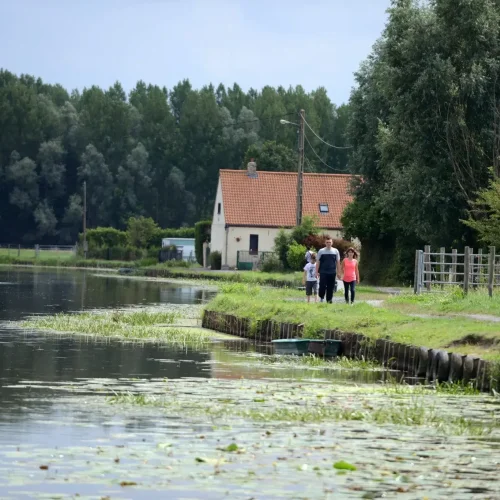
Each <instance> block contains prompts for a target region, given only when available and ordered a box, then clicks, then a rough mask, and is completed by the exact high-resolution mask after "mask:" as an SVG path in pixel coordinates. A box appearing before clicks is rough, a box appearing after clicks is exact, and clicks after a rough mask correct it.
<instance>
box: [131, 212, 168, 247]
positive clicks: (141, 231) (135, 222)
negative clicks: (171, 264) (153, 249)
mask: <svg viewBox="0 0 500 500" xmlns="http://www.w3.org/2000/svg"><path fill="white" fill-rule="evenodd" d="M158 229H159V228H158V226H157V224H156V223H155V221H154V220H153V219H152V218H151V217H142V216H141V217H130V218H129V220H128V221H127V239H128V242H129V243H130V245H131V246H134V247H137V248H146V247H147V246H148V243H149V242H150V241H151V238H152V236H153V234H154V233H155V231H157V230H158ZM160 244H161V241H160Z"/></svg>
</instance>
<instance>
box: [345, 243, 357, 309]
mask: <svg viewBox="0 0 500 500" xmlns="http://www.w3.org/2000/svg"><path fill="white" fill-rule="evenodd" d="M357 258H358V252H356V250H355V249H354V248H352V247H350V248H348V249H347V251H346V253H345V258H344V260H343V261H342V264H341V269H342V279H343V281H344V298H345V303H346V304H349V292H351V304H354V297H355V295H356V282H357V283H359V270H358V261H357Z"/></svg>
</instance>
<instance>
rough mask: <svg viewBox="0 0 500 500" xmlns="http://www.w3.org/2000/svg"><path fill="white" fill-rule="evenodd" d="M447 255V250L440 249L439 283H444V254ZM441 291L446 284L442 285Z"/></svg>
mask: <svg viewBox="0 0 500 500" xmlns="http://www.w3.org/2000/svg"><path fill="white" fill-rule="evenodd" d="M445 253H446V248H444V247H441V248H440V249H439V254H440V255H439V273H440V274H439V281H444V260H445V259H444V254H445ZM441 290H444V284H443V283H441Z"/></svg>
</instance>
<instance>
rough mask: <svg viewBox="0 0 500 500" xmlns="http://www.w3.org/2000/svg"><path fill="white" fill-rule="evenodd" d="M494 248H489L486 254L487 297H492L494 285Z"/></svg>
mask: <svg viewBox="0 0 500 500" xmlns="http://www.w3.org/2000/svg"><path fill="white" fill-rule="evenodd" d="M495 253H496V249H495V247H490V253H489V254H488V295H489V296H490V297H493V285H494V284H495V257H496V256H495Z"/></svg>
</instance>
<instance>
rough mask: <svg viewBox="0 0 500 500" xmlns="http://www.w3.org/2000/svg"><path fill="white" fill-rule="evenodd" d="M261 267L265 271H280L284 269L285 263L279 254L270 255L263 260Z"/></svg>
mask: <svg viewBox="0 0 500 500" xmlns="http://www.w3.org/2000/svg"><path fill="white" fill-rule="evenodd" d="M260 268H261V269H260V270H261V271H263V272H264V273H280V272H282V271H283V264H282V263H281V261H280V260H279V259H278V256H277V255H269V256H267V257H266V258H265V259H264V260H263V261H262V264H261V266H260Z"/></svg>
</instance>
